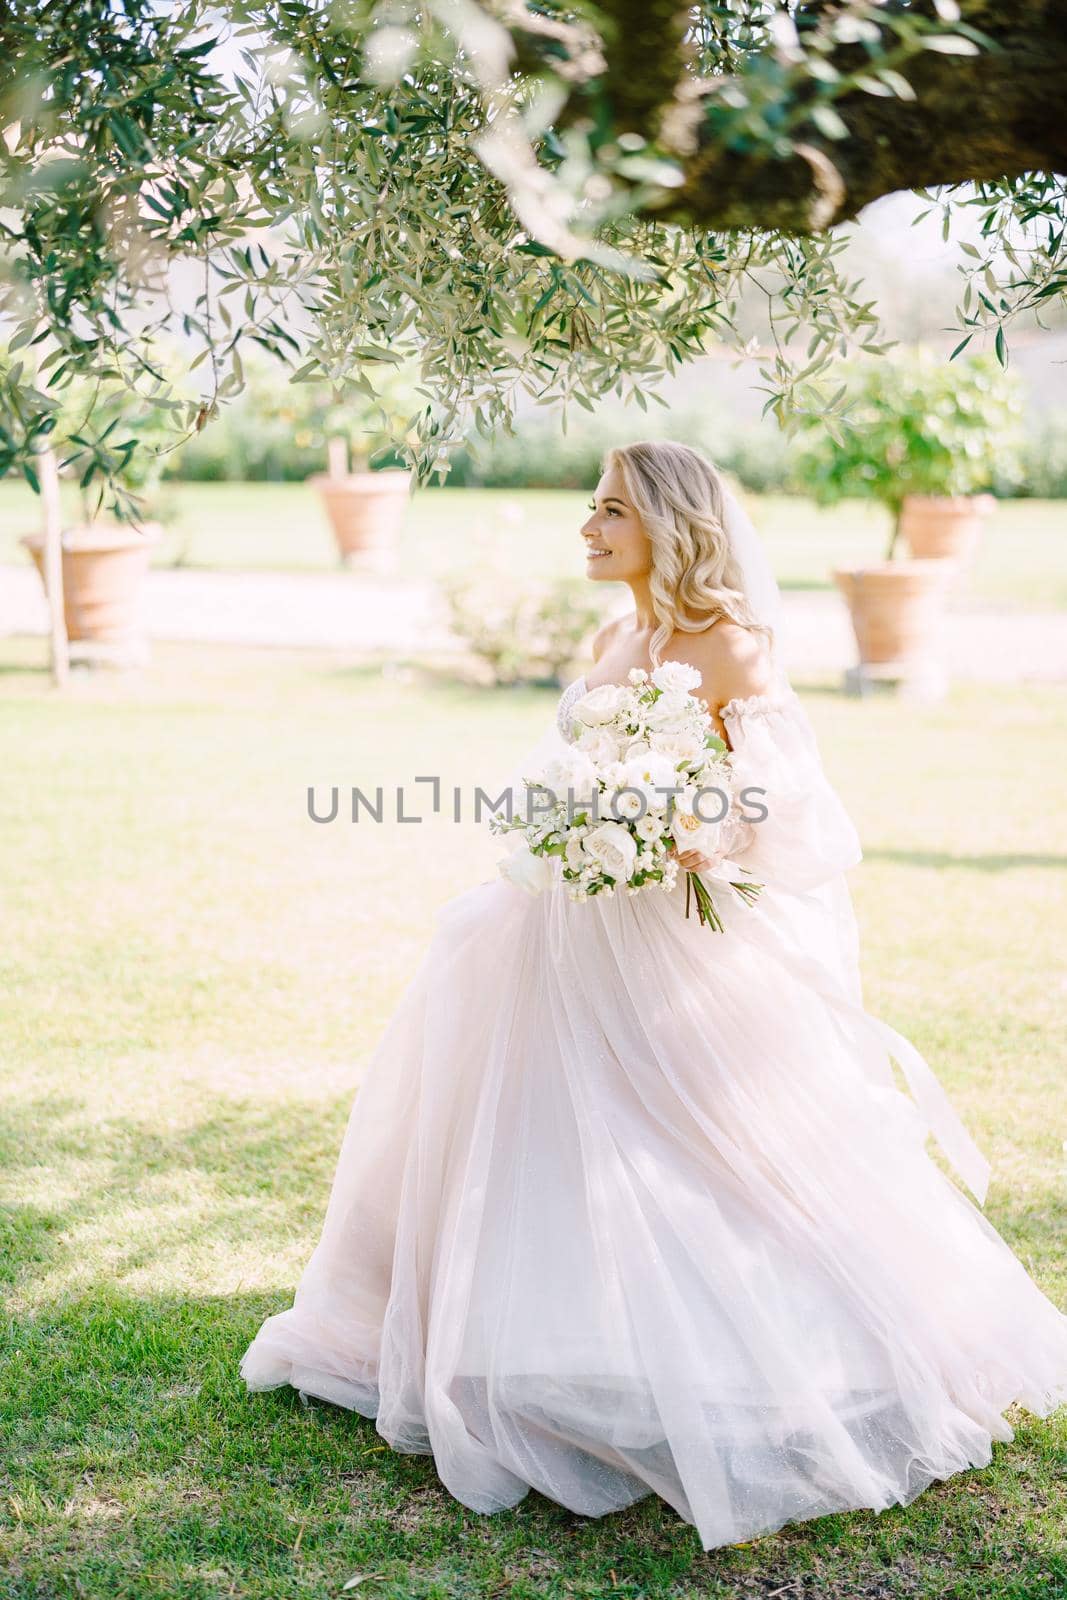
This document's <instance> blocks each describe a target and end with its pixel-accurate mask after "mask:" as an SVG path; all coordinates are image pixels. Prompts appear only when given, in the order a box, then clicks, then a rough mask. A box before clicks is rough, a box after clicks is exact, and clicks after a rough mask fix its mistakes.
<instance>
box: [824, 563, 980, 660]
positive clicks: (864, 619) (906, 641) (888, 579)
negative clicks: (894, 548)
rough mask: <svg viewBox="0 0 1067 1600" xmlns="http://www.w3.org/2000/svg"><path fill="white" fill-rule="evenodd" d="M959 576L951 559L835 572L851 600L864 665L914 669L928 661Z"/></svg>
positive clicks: (836, 569)
mask: <svg viewBox="0 0 1067 1600" xmlns="http://www.w3.org/2000/svg"><path fill="white" fill-rule="evenodd" d="M956 572H957V566H956V563H955V561H950V560H947V559H946V560H930V561H927V560H922V561H920V560H912V561H908V560H904V561H879V562H876V563H875V564H874V565H873V566H869V567H855V568H848V569H844V568H840V567H838V568H835V569H834V573H833V579H834V582H835V583H836V584H837V587H838V588H839V589H840V590H841V593H842V594H843V595H844V597H845V599H846V601H847V602H848V609H849V612H850V614H851V617H852V627H853V631H854V632H855V635H856V643H857V645H858V646H859V656H860V662H861V664H863V665H889V664H893V665H900V666H902V667H908V668H913V667H915V666H918V665H921V664H923V663H924V662H925V661H927V660H928V659H929V658H930V657H931V656H932V655H933V646H934V644H935V641H936V639H937V633H938V624H939V622H940V618H941V613H942V608H943V601H944V596H945V590H946V589H947V588H948V586H949V585H950V583H951V582H952V579H953V578H954V577H955V576H956Z"/></svg>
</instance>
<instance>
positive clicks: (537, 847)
mask: <svg viewBox="0 0 1067 1600" xmlns="http://www.w3.org/2000/svg"><path fill="white" fill-rule="evenodd" d="M699 683H700V674H699V672H697V671H696V669H695V668H693V667H689V666H686V665H685V664H684V663H683V662H679V661H668V662H664V663H663V665H662V666H659V667H657V668H656V669H655V670H654V671H653V672H652V673H651V675H650V674H649V673H647V672H645V671H644V670H643V669H642V668H640V667H635V668H633V670H632V671H631V672H630V675H629V683H628V684H615V683H607V684H601V685H599V686H598V687H597V688H595V689H590V690H589V692H588V693H587V694H584V695H583V696H582V697H581V699H580V700H578V701H577V702H576V703H575V705H574V707H573V708H572V713H571V715H572V728H571V732H572V735H573V739H574V742H573V743H572V744H570V745H568V747H567V749H566V750H563V751H561V752H560V753H559V755H557V756H555V757H554V758H553V759H552V760H551V761H550V762H549V763H548V765H547V766H546V767H545V768H544V770H543V771H542V772H541V773H540V774H539V775H538V777H537V778H524V779H523V783H524V786H525V790H524V795H523V801H524V804H523V805H522V806H521V807H520V808H519V810H520V812H521V814H519V815H515V814H513V809H510V810H498V811H497V812H495V813H494V815H493V817H492V818H491V819H490V824H489V826H490V829H491V830H492V831H493V832H494V833H507V832H510V831H512V830H519V831H521V832H522V834H523V836H524V841H525V849H521V848H520V849H518V850H516V851H514V852H513V853H512V854H511V855H510V856H508V857H507V858H506V859H505V860H504V861H502V862H501V863H500V870H501V873H502V874H503V876H504V877H506V878H507V879H508V880H509V881H510V882H512V883H514V884H516V885H517V886H519V887H520V888H523V889H525V890H527V891H529V892H530V893H531V894H539V893H541V892H542V891H543V890H544V889H547V888H550V887H552V885H553V884H554V883H555V882H556V881H557V873H558V874H559V876H560V877H561V878H562V881H563V883H564V884H565V885H566V887H567V891H568V893H569V894H570V895H571V897H572V898H573V899H576V900H587V899H589V898H590V896H592V895H597V894H604V895H611V894H614V893H615V891H616V890H617V889H619V888H622V889H625V891H626V893H627V894H631V895H633V894H638V893H639V892H640V891H641V890H642V889H645V888H648V887H651V886H653V885H656V886H658V887H659V888H661V889H665V890H670V889H673V888H674V885H675V883H676V881H677V876H678V872H679V871H680V870H681V869H680V868H679V865H678V859H677V852H678V851H680V850H697V851H699V852H700V853H701V854H703V855H707V856H712V857H716V856H718V857H719V858H720V859H719V860H718V862H717V864H716V865H715V866H714V867H712V868H710V869H704V870H705V874H706V876H707V877H709V878H711V879H712V881H715V882H718V883H719V885H720V886H721V888H726V889H729V890H731V891H732V892H734V893H736V894H738V895H740V896H741V898H742V899H743V900H744V901H745V902H746V904H749V905H751V904H753V903H754V901H755V900H756V898H757V897H758V895H759V893H760V891H761V889H762V887H763V885H762V884H759V883H756V882H755V881H753V880H752V878H751V877H750V876H748V875H747V874H746V871H745V868H743V867H740V866H738V864H737V863H736V862H732V861H730V860H729V859H728V857H727V852H728V850H729V847H730V842H731V840H733V839H734V838H735V837H736V836H737V822H738V817H739V803H740V798H741V796H740V790H739V781H738V776H737V773H736V772H735V771H734V768H733V766H732V763H731V758H730V752H729V750H728V748H727V746H726V744H725V743H724V741H723V740H722V739H720V738H719V736H718V734H717V733H716V732H715V730H714V727H713V725H712V721H711V716H710V714H709V713H708V710H707V708H706V706H705V705H704V704H703V702H702V701H700V700H698V699H697V698H696V696H695V695H694V694H692V692H691V691H692V690H693V689H695V688H696V687H697V685H698V684H699ZM557 861H558V865H557ZM688 883H689V887H690V889H691V891H692V892H693V893H695V896H696V902H697V911H698V915H699V916H700V920H701V922H702V923H703V924H705V925H707V926H710V927H712V928H713V929H715V930H717V931H720V932H721V931H722V927H723V924H722V919H721V918H720V916H719V914H718V912H717V911H716V909H715V902H714V899H713V897H712V893H711V890H710V888H709V887H708V884H707V883H706V882H705V881H704V879H703V878H702V877H701V876H700V875H699V874H697V873H695V872H694V873H690V874H689V875H688ZM688 910H689V902H688V896H687V902H686V914H687V915H688Z"/></svg>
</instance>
